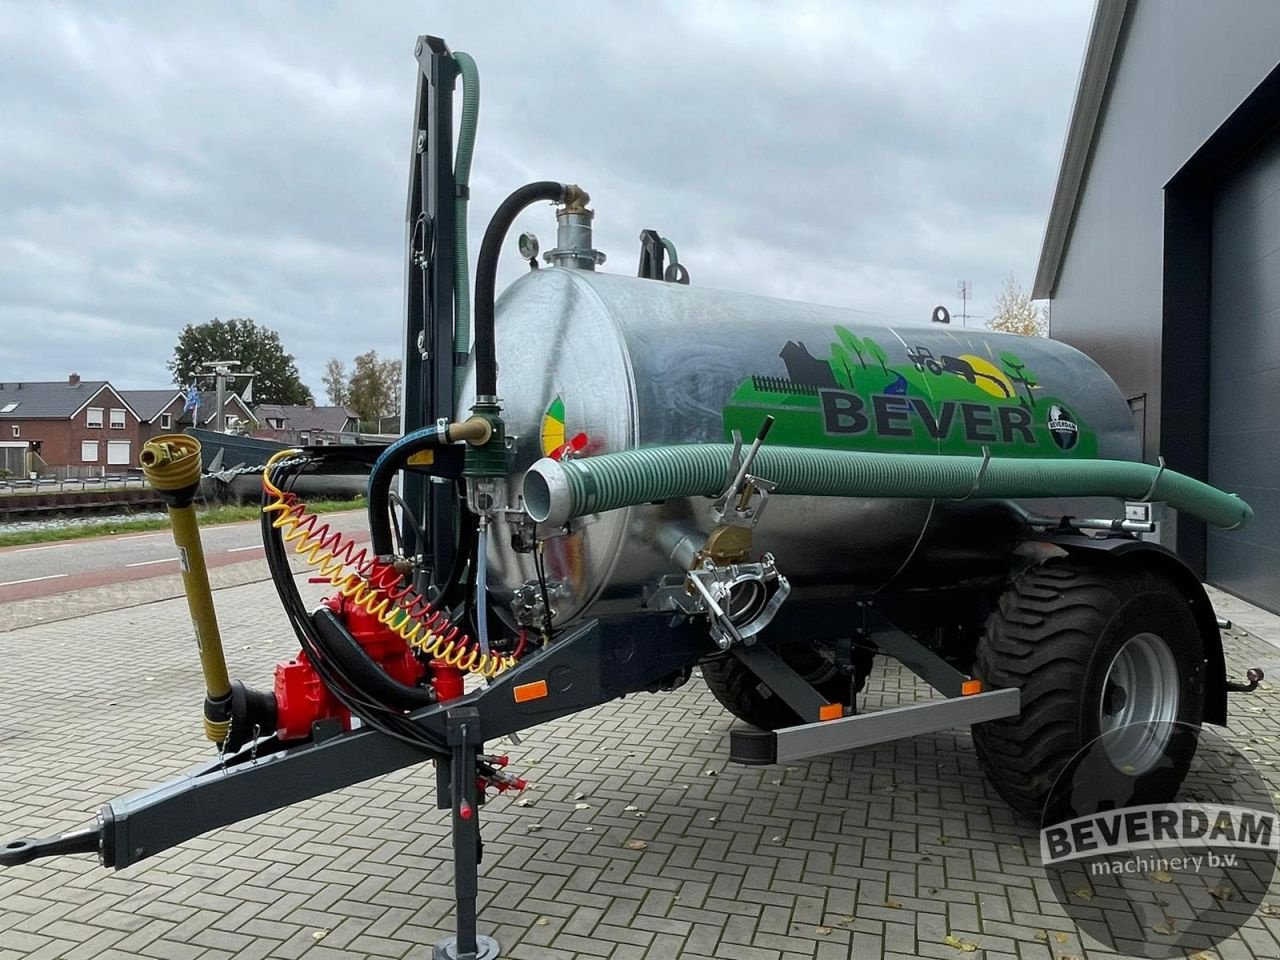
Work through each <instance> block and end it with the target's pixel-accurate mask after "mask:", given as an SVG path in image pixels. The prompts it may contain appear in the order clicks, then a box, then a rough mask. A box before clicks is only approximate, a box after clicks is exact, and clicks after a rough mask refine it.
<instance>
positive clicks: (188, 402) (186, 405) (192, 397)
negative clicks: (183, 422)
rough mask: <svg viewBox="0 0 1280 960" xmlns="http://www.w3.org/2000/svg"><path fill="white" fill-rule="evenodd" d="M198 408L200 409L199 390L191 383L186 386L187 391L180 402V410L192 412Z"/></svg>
mask: <svg viewBox="0 0 1280 960" xmlns="http://www.w3.org/2000/svg"><path fill="white" fill-rule="evenodd" d="M199 409H200V391H199V390H197V389H196V385H195V384H194V383H193V384H191V386H189V387H187V392H186V395H185V396H184V398H183V402H182V412H183V413H194V412H196V411H198V410H199Z"/></svg>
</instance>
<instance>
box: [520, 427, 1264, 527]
mask: <svg viewBox="0 0 1280 960" xmlns="http://www.w3.org/2000/svg"><path fill="white" fill-rule="evenodd" d="M732 454H733V447H732V446H730V445H729V444H689V445H687V446H671V447H649V448H646V449H642V450H627V451H624V452H621V453H606V454H601V455H600V456H595V457H587V458H585V459H581V460H568V461H563V462H560V461H556V460H551V459H549V458H548V459H543V460H539V461H538V462H537V463H535V464H534V465H533V466H532V467H531V468H530V469H529V471H528V473H526V474H525V478H524V498H525V504H526V506H527V508H528V510H529V515H530V516H531V517H533V519H534V520H536V521H538V522H539V523H554V524H562V523H565V522H567V521H568V520H571V519H573V518H574V517H580V516H583V515H585V514H590V513H601V512H603V511H606V510H616V509H618V508H620V507H629V506H636V505H638V504H642V503H653V502H655V501H659V500H670V499H675V498H683V497H693V496H708V497H714V496H716V495H718V494H719V493H721V492H722V491H723V489H724V487H725V485H726V482H727V481H726V476H727V474H728V472H729V464H730V459H731V457H732ZM752 473H754V474H755V475H756V476H759V477H763V478H765V479H767V480H770V481H772V482H773V483H775V484H777V488H776V490H775V491H774V492H775V493H778V494H795V495H799V496H810V497H868V498H877V497H886V498H903V499H929V498H934V497H939V498H952V499H968V498H970V497H977V498H982V499H1016V498H1030V497H1123V498H1125V499H1130V500H1158V501H1164V502H1167V503H1168V504H1169V505H1170V506H1171V507H1174V508H1175V509H1177V510H1180V511H1182V512H1184V513H1188V514H1190V515H1191V516H1194V517H1198V518H1200V519H1201V520H1204V521H1206V522H1207V523H1211V524H1213V525H1215V526H1218V527H1226V528H1228V529H1232V528H1235V527H1240V526H1243V525H1244V524H1245V523H1248V522H1249V520H1250V518H1251V517H1252V516H1253V510H1252V509H1251V508H1250V507H1249V505H1248V504H1247V503H1245V502H1244V501H1243V500H1241V499H1240V498H1239V497H1237V496H1236V495H1235V494H1230V493H1224V492H1223V491H1221V490H1218V489H1217V488H1216V487H1211V486H1209V484H1207V483H1202V482H1200V481H1199V480H1194V479H1192V478H1191V477H1187V476H1184V475H1183V474H1180V473H1176V472H1174V471H1173V470H1166V469H1165V468H1164V467H1163V466H1160V467H1154V466H1151V465H1150V464H1146V463H1134V462H1130V461H1124V460H1050V459H1030V458H1027V459H1022V458H1012V457H1006V458H995V457H968V456H954V455H951V456H923V455H914V454H903V453H865V452H858V451H848V450H816V449H810V448H805V447H762V448H761V449H760V452H759V455H758V456H757V457H756V460H755V463H754V464H753V465H752Z"/></svg>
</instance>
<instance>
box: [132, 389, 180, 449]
mask: <svg viewBox="0 0 1280 960" xmlns="http://www.w3.org/2000/svg"><path fill="white" fill-rule="evenodd" d="M164 414H168V415H169V418H170V420H169V426H167V427H166V426H164V423H163V420H162V417H163V415H164ZM181 416H182V398H181V397H174V398H173V399H172V400H170V401H169V405H168V406H167V407H165V408H164V410H162V411H161V412H160V413H158V414H156V415H155V417H153V418H152V419H151V420H149V421H148V422H146V423H143V424H141V425H140V426H139V428H138V436H139V440H140V442H141V443H145V442H146V441H148V440H150V439H151V438H152V437H158V436H160V435H161V434H165V433H181V432H182V425H181V424H180V423H178V420H179V418H180V417H181Z"/></svg>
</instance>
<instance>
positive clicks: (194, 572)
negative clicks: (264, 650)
mask: <svg viewBox="0 0 1280 960" xmlns="http://www.w3.org/2000/svg"><path fill="white" fill-rule="evenodd" d="M138 462H139V463H140V464H141V465H142V473H143V475H144V476H145V477H146V478H147V482H148V483H149V484H151V486H152V488H153V489H154V490H155V491H156V492H157V493H158V494H160V496H161V498H163V500H164V501H165V503H166V504H167V505H168V508H169V524H170V525H171V526H172V527H173V542H174V544H175V545H176V546H177V548H178V562H179V563H180V564H181V566H182V587H183V589H184V590H185V591H186V594H187V607H188V609H189V610H190V611H191V624H192V626H193V627H194V628H195V632H196V649H197V650H199V651H200V668H201V670H202V671H203V672H204V685H205V701H204V735H205V736H206V737H208V738H209V739H210V740H212V741H213V742H214V743H222V742H223V741H225V740H226V739H227V736H228V734H230V732H231V679H230V677H229V676H228V675H227V660H226V656H225V655H224V653H223V651H222V635H221V634H220V633H219V632H218V618H217V615H216V614H215V613H214V609H213V594H212V592H211V591H210V590H209V571H208V569H207V568H206V567H205V563H204V547H203V546H202V545H201V543H200V525H199V523H198V522H197V521H196V512H195V508H194V507H193V506H192V505H191V504H192V501H193V500H194V499H195V495H196V490H198V489H199V487H200V441H198V440H196V439H195V438H194V437H188V436H186V435H185V434H165V435H163V436H159V437H155V438H154V439H151V440H148V441H147V442H146V443H144V444H143V445H142V453H141V454H140V455H139V456H138Z"/></svg>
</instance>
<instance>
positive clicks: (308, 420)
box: [254, 403, 356, 433]
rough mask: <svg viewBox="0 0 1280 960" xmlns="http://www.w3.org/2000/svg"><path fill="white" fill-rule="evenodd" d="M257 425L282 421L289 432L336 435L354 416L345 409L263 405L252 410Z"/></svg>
mask: <svg viewBox="0 0 1280 960" xmlns="http://www.w3.org/2000/svg"><path fill="white" fill-rule="evenodd" d="M254 416H255V417H257V418H258V422H259V423H266V422H267V421H268V419H271V420H283V421H284V424H285V428H286V429H289V430H327V431H329V432H330V433H337V432H339V431H340V430H342V428H343V427H345V426H346V425H347V421H348V420H354V419H355V417H356V415H355V414H354V413H352V412H351V411H350V410H348V409H347V408H346V407H313V406H309V405H306V404H293V405H290V404H282V403H263V404H260V405H259V406H258V407H256V408H255V409H254Z"/></svg>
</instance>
